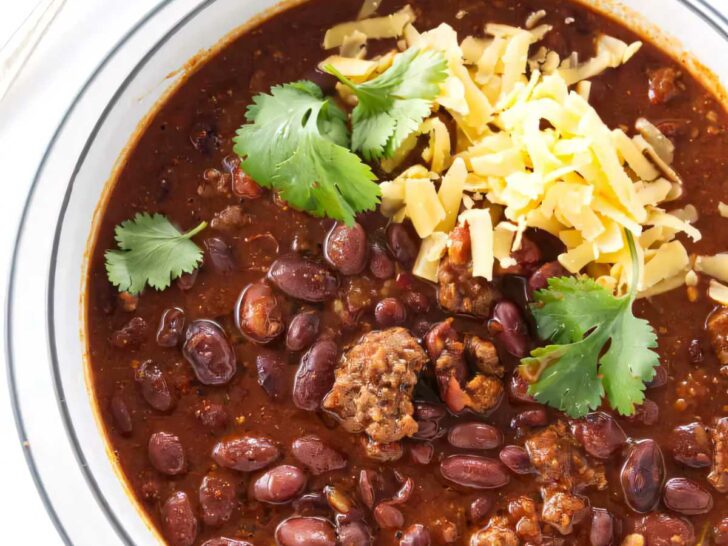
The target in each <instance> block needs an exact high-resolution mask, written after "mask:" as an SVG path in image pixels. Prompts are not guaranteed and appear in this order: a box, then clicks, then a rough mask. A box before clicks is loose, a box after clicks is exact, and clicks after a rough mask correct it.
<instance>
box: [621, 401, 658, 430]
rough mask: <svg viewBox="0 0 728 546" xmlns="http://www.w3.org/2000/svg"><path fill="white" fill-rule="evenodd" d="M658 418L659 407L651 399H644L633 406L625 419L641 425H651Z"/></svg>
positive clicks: (655, 422) (654, 423)
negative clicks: (631, 411) (631, 412)
mask: <svg viewBox="0 0 728 546" xmlns="http://www.w3.org/2000/svg"><path fill="white" fill-rule="evenodd" d="M659 420H660V407H659V406H658V405H657V404H656V403H655V402H653V401H652V400H649V399H645V401H644V402H643V403H642V404H640V405H639V406H636V407H635V412H634V414H633V415H630V416H629V417H627V421H629V422H630V423H633V424H635V425H640V426H643V427H651V426H654V425H656V424H657V421H659Z"/></svg>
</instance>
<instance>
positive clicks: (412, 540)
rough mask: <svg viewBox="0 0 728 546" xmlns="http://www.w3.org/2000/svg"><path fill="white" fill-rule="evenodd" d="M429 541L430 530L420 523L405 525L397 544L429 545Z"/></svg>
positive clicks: (405, 545) (407, 545)
mask: <svg viewBox="0 0 728 546" xmlns="http://www.w3.org/2000/svg"><path fill="white" fill-rule="evenodd" d="M431 543H432V539H431V537H430V531H428V530H427V527H425V526H424V525H422V524H420V523H415V524H414V525H410V526H409V527H407V529H405V531H404V534H403V535H402V538H401V539H400V540H399V546H430V544H431Z"/></svg>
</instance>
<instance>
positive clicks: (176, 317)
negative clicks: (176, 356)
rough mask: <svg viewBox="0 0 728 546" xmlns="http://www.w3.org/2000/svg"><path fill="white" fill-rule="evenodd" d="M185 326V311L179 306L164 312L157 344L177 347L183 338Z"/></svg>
mask: <svg viewBox="0 0 728 546" xmlns="http://www.w3.org/2000/svg"><path fill="white" fill-rule="evenodd" d="M184 328H185V312H184V311H183V310H182V309H180V308H179V307H172V308H170V309H167V310H165V311H164V313H162V317H161V318H160V319H159V328H157V345H159V346H160V347H176V346H177V345H179V342H180V341H181V340H182V333H183V332H184Z"/></svg>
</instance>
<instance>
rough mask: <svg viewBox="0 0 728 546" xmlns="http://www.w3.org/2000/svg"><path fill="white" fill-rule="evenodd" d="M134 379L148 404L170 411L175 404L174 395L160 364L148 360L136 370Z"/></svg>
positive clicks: (156, 408)
mask: <svg viewBox="0 0 728 546" xmlns="http://www.w3.org/2000/svg"><path fill="white" fill-rule="evenodd" d="M134 381H136V383H137V385H139V390H140V391H141V393H142V397H143V398H144V400H146V402H147V404H149V405H150V406H152V407H153V408H154V409H155V410H157V411H169V410H170V409H172V406H174V397H173V396H172V391H171V390H170V388H169V385H168V384H167V380H166V379H165V377H164V374H163V373H162V370H160V369H159V366H157V365H156V364H154V362H152V361H151V360H147V361H146V362H144V363H143V364H142V365H141V366H139V367H138V368H137V369H136V371H135V372H134Z"/></svg>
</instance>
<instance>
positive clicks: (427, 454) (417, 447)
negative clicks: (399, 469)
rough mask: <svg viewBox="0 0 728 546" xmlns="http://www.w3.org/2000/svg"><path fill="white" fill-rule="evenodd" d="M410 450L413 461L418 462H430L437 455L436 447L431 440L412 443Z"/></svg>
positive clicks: (425, 463)
mask: <svg viewBox="0 0 728 546" xmlns="http://www.w3.org/2000/svg"><path fill="white" fill-rule="evenodd" d="M409 450H410V456H411V457H412V461H413V462H415V463H416V464H423V465H427V464H430V463H431V462H432V457H433V456H434V455H435V447H434V446H433V445H432V444H431V443H430V442H423V443H417V444H412V445H410V447H409Z"/></svg>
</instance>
